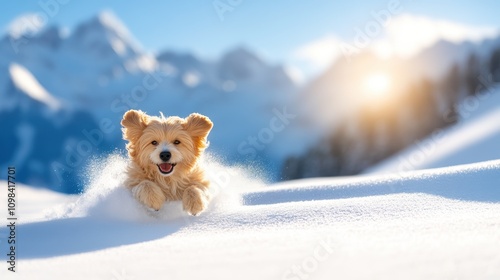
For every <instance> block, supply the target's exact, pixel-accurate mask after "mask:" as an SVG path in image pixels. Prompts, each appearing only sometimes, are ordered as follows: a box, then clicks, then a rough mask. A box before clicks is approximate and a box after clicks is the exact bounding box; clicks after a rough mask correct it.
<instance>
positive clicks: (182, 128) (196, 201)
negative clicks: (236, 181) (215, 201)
mask: <svg viewBox="0 0 500 280" xmlns="http://www.w3.org/2000/svg"><path fill="white" fill-rule="evenodd" d="M121 125H122V126H123V129H122V130H123V138H124V139H125V140H127V141H128V144H127V150H128V154H129V157H130V159H131V161H130V164H129V166H128V169H127V179H126V181H125V185H126V186H127V187H128V188H129V189H131V190H132V193H133V195H134V197H135V198H136V199H137V200H138V201H139V202H141V203H142V204H144V205H145V206H147V207H150V208H152V209H154V210H159V209H160V208H161V207H162V205H163V203H164V202H165V201H174V200H180V201H182V205H183V208H184V210H185V211H186V212H188V213H189V214H191V215H195V216H196V215H198V214H199V213H201V212H202V211H203V210H205V208H206V207H207V205H208V202H209V199H210V195H209V187H210V183H209V181H208V180H207V179H206V177H205V174H204V170H203V168H201V167H200V165H199V159H200V156H201V154H202V153H203V151H204V150H205V148H206V147H207V146H208V144H207V136H208V133H209V132H210V130H211V129H212V126H213V123H212V122H211V121H210V119H209V118H208V117H205V116H203V115H200V114H197V113H193V114H191V115H189V116H188V117H187V118H185V119H183V118H179V117H168V118H165V117H164V116H163V115H161V117H152V116H148V115H146V114H145V113H144V112H142V111H136V110H129V111H128V112H126V113H125V114H124V115H123V119H122V121H121Z"/></svg>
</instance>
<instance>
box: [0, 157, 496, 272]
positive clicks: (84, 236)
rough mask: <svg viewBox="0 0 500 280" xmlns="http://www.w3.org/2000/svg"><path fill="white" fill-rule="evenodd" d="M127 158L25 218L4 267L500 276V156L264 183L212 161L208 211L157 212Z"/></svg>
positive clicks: (170, 208)
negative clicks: (69, 197)
mask: <svg viewBox="0 0 500 280" xmlns="http://www.w3.org/2000/svg"><path fill="white" fill-rule="evenodd" d="M210 162H213V161H210ZM123 166H124V161H123V159H121V158H120V157H116V156H113V157H111V158H110V159H108V160H107V161H104V162H103V163H100V164H96V166H95V167H96V170H99V169H102V170H103V171H102V174H101V175H99V174H97V175H96V174H93V173H92V172H91V173H90V174H89V176H90V177H91V178H93V180H92V182H91V183H90V188H89V190H88V191H87V192H86V193H85V194H83V195H82V196H81V197H80V198H79V199H78V200H77V201H76V202H73V203H70V204H68V205H66V206H65V207H56V208H54V209H53V210H52V212H51V213H49V214H47V215H46V218H45V220H40V221H38V222H24V223H22V224H21V225H19V226H18V234H19V239H18V243H19V244H20V245H19V251H18V255H19V258H20V259H19V261H18V265H19V266H18V272H17V273H16V274H15V275H13V274H12V273H7V270H6V267H5V263H4V264H3V265H2V266H3V267H2V269H0V275H1V278H2V279H68V278H71V279H499V278H500V216H499V215H498V213H500V204H499V202H500V187H499V186H500V161H491V162H484V163H479V164H474V165H468V166H459V167H450V168H445V169H436V170H427V171H416V172H412V173H405V174H400V176H396V175H377V176H371V177H369V176H364V177H344V178H338V179H310V180H300V181H294V182H289V183H282V184H278V185H271V186H267V187H263V186H262V185H261V184H260V183H258V182H256V181H255V180H252V179H251V177H249V176H248V175H246V174H253V172H245V171H244V170H241V169H235V168H229V167H225V166H223V165H216V164H212V165H211V166H209V167H208V168H209V170H210V172H211V174H215V176H214V178H218V179H219V180H216V181H217V182H219V184H217V185H219V186H220V187H221V190H220V192H219V194H218V196H217V197H216V199H215V200H214V201H213V202H212V205H211V209H210V210H208V211H207V212H205V213H203V214H202V215H201V216H199V217H187V216H185V215H183V214H182V211H180V205H178V204H175V203H174V204H167V205H165V206H164V207H163V209H162V210H160V212H159V213H155V214H149V212H147V211H146V210H144V209H143V208H142V207H140V206H139V205H138V204H137V203H136V202H135V201H134V200H133V199H132V198H131V196H130V194H129V193H128V192H127V191H126V190H124V189H123V188H121V187H120V186H119V185H120V177H121V176H120V174H121V172H122V169H123ZM30 191H32V190H30V189H29V188H20V189H19V190H18V195H19V198H20V200H21V201H22V199H23V194H24V193H28V192H30ZM2 194H3V193H2ZM47 195H48V194H40V196H39V201H40V202H42V201H47V204H46V205H50V204H52V203H53V202H52V201H49V200H47ZM2 199H4V198H2ZM20 207H21V209H22V208H23V207H26V204H20ZM25 214H26V212H25V213H24V214H23V215H25ZM21 221H22V220H21ZM1 231H2V232H1V234H2V236H5V229H3V228H2V230H1ZM1 249H2V250H4V248H3V247H2V248H1ZM2 255H3V254H2ZM6 276H7V277H6Z"/></svg>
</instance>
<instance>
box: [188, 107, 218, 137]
mask: <svg viewBox="0 0 500 280" xmlns="http://www.w3.org/2000/svg"><path fill="white" fill-rule="evenodd" d="M213 126H214V124H213V123H212V121H211V120H210V119H209V118H208V117H206V116H203V115H200V114H198V113H192V114H191V115H189V116H188V117H187V118H186V122H185V124H184V128H185V129H186V130H187V132H188V133H189V134H190V135H191V136H193V137H201V138H205V137H207V136H208V133H209V132H210V130H212V127H213Z"/></svg>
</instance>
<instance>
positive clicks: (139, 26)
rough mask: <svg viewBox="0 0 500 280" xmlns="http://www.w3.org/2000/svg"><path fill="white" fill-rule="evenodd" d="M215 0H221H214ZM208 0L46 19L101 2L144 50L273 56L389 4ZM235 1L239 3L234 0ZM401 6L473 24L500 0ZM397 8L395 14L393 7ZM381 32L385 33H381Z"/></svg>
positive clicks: (11, 13) (72, 19)
mask: <svg viewBox="0 0 500 280" xmlns="http://www.w3.org/2000/svg"><path fill="white" fill-rule="evenodd" d="M217 1H219V0H217ZM217 1H213V0H198V1H197V0H185V1H165V0H163V1H161V0H154V1H118V0H110V1H94V0H91V1H78V2H77V1H75V0H73V1H71V0H65V1H62V0H61V2H68V3H66V4H59V7H58V8H57V12H56V13H54V15H50V16H49V18H50V19H49V24H57V25H60V26H65V27H68V28H70V30H71V28H73V27H74V26H75V25H76V24H78V23H79V22H81V21H83V20H86V19H88V18H90V17H92V16H93V15H95V14H96V13H98V12H99V11H101V10H112V11H113V12H114V13H115V14H116V15H117V16H118V18H120V19H121V20H122V21H123V22H124V23H125V24H126V26H127V27H128V28H129V30H130V31H131V33H132V34H133V35H134V36H135V38H136V39H138V41H139V42H140V43H141V44H142V45H143V46H144V48H145V49H146V50H149V51H153V52H157V51H161V50H163V49H174V50H180V51H193V52H195V53H196V54H198V55H200V56H202V57H205V58H214V57H217V56H218V55H219V54H220V53H222V52H223V51H225V50H227V49H228V48H231V47H233V46H236V45H246V46H249V47H250V48H252V49H254V50H256V51H257V52H258V53H259V54H261V55H262V56H263V57H264V58H266V59H268V60H270V61H273V62H283V61H287V60H290V57H292V56H293V54H294V52H296V50H297V49H299V48H301V47H302V46H305V45H307V44H308V43H310V42H313V41H315V40H318V39H321V38H324V37H325V36H334V37H335V38H337V39H338V40H343V41H346V42H350V41H352V40H353V38H355V36H356V33H355V28H356V27H358V28H361V29H362V28H363V27H364V25H365V24H366V22H368V21H370V20H372V19H373V15H372V14H371V12H372V11H379V10H384V9H387V7H388V5H389V3H390V2H391V1H397V0H372V1H359V0H355V1H327V0H308V1H306V0H302V1H290V0H273V1H264V0H246V1H245V0H220V1H219V2H218V3H228V4H230V3H236V5H235V6H234V7H233V8H232V11H228V12H226V13H224V20H221V18H220V17H219V15H218V13H217V12H216V9H215V8H214V2H217ZM239 2H240V3H239ZM398 2H399V5H400V6H401V13H404V14H412V15H418V16H424V17H428V18H433V19H441V20H446V21H450V22H457V23H461V24H464V25H470V26H481V27H498V26H499V21H500V17H498V11H500V2H499V1H493V0H490V1H465V0H461V1H451V0H446V1H444V0H442V1H431V0H399V1H398ZM40 3H46V4H45V6H47V5H48V6H50V7H51V8H52V9H53V8H54V6H53V4H54V3H58V2H57V0H40V1H19V2H17V3H15V4H13V3H9V4H8V5H6V4H4V5H3V7H2V13H0V26H2V27H3V28H4V30H5V29H6V27H7V26H8V24H9V22H11V21H12V20H13V19H14V18H16V17H17V16H19V15H22V14H24V13H33V12H35V13H40V12H41V13H47V12H46V10H45V9H44V8H43V6H44V5H42V4H40ZM395 16H397V15H395ZM381 36H382V35H381Z"/></svg>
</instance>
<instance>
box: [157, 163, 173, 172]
mask: <svg viewBox="0 0 500 280" xmlns="http://www.w3.org/2000/svg"><path fill="white" fill-rule="evenodd" d="M159 166H160V169H161V171H162V172H165V173H168V172H170V171H172V167H173V166H172V164H171V163H162V164H159Z"/></svg>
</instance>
